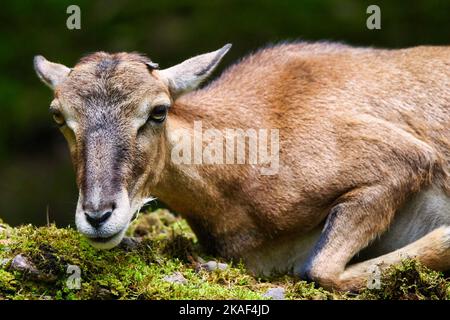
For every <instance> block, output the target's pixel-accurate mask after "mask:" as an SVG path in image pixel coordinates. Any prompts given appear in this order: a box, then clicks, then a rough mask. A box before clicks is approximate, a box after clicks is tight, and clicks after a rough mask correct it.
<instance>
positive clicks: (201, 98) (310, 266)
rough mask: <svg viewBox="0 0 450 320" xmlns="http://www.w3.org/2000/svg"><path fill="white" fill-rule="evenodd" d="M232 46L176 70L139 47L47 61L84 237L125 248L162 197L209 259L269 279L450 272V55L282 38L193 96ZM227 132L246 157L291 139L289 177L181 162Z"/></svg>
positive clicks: (346, 281) (361, 279)
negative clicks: (147, 205) (392, 268)
mask: <svg viewBox="0 0 450 320" xmlns="http://www.w3.org/2000/svg"><path fill="white" fill-rule="evenodd" d="M230 47H231V46H230V45H226V46H224V47H223V48H222V49H219V50H217V51H214V52H211V53H207V54H203V55H199V56H196V57H194V58H191V59H188V60H186V61H184V62H183V63H180V64H178V65H176V66H173V67H171V68H168V69H163V70H159V69H158V67H157V64H155V63H153V62H152V61H151V60H149V59H148V58H146V57H144V56H142V55H139V54H134V53H116V54H108V53H104V52H98V53H94V54H91V55H88V56H86V57H84V58H83V59H81V60H80V61H79V62H78V63H77V64H76V65H75V67H73V68H68V67H65V66H64V65H61V64H56V63H52V62H49V61H47V60H46V59H45V58H43V57H42V56H37V57H35V60H34V64H35V69H36V72H37V74H38V75H39V77H40V78H41V79H42V80H43V81H44V82H45V83H46V84H47V85H48V86H50V87H51V88H52V89H53V90H54V100H53V102H52V103H51V106H50V111H51V112H52V113H53V116H54V119H55V121H56V122H57V123H58V125H59V126H60V128H61V131H62V133H63V134H64V136H65V137H66V139H67V141H68V144H69V147H70V152H71V156H72V159H73V162H74V166H75V170H76V177H77V184H78V187H79V200H78V205H77V209H76V224H77V228H78V230H79V231H80V232H81V233H82V234H83V235H85V236H86V237H87V238H89V240H90V242H91V243H92V244H93V245H94V246H96V247H98V248H112V247H114V246H116V245H117V244H118V243H119V242H120V241H121V239H122V237H123V235H124V233H125V231H126V229H127V227H128V226H129V224H130V221H131V220H132V219H133V217H134V215H135V213H136V212H137V211H138V209H139V208H140V207H141V205H142V204H143V202H144V201H145V199H147V198H148V197H149V195H152V196H155V197H158V198H159V199H161V200H162V201H163V202H165V203H166V204H167V205H168V206H169V207H171V208H172V209H173V210H174V211H176V212H178V213H179V214H181V215H182V216H183V217H184V218H186V219H187V221H188V222H189V224H190V226H191V227H192V229H193V230H194V232H195V233H196V235H197V236H198V239H199V241H200V242H201V243H202V244H203V246H204V247H205V248H206V249H208V250H210V252H213V253H216V254H219V255H221V256H224V257H227V258H233V259H242V260H243V261H244V262H245V263H246V264H247V266H248V268H249V270H251V271H252V272H255V273H259V274H268V273H270V272H273V271H277V272H286V273H293V274H295V275H298V276H300V277H302V278H306V279H312V280H314V281H317V282H318V283H319V284H320V285H322V286H324V287H326V288H334V289H338V290H356V289H359V288H362V287H364V286H365V284H366V281H367V278H368V275H369V273H370V272H371V270H373V267H374V266H377V267H379V268H385V267H386V266H388V265H391V264H393V263H398V262H399V261H400V260H401V259H403V258H405V257H415V258H417V259H418V260H419V261H421V262H422V263H423V264H425V265H426V266H428V267H430V268H433V269H436V270H447V269H450V178H449V167H450V47H425V46H423V47H416V48H410V49H402V50H381V49H371V48H370V49H369V48H354V47H350V46H346V45H341V44H332V43H303V42H300V43H290V44H281V45H277V46H272V47H268V48H265V49H262V50H260V51H258V52H256V53H255V54H252V55H250V56H248V57H247V58H245V59H243V60H242V61H241V62H239V63H237V64H235V65H233V66H232V67H230V68H229V69H228V70H226V71H225V72H224V73H223V74H222V75H221V76H220V77H219V78H218V79H217V80H215V81H213V82H212V83H210V84H209V85H207V86H206V87H204V88H202V89H197V90H195V88H196V87H197V86H198V85H199V84H200V83H201V82H202V81H203V80H205V79H206V78H207V77H208V76H209V75H210V74H211V73H212V71H213V70H214V69H215V67H216V66H217V65H218V64H219V62H220V60H221V59H222V57H223V56H224V55H225V54H226V53H227V51H228V50H229V49H230ZM199 123H200V124H201V126H199V125H198V124H199ZM199 128H201V132H200V129H199ZM228 129H233V130H238V131H239V130H240V131H239V132H241V133H242V132H243V133H244V134H245V135H246V136H244V139H245V140H244V149H245V150H247V151H248V150H252V148H253V147H254V145H252V144H253V142H252V141H253V140H251V138H252V136H251V133H252V132H253V133H254V132H262V131H260V130H277V131H276V132H277V134H276V135H272V136H271V137H268V138H267V141H266V142H267V144H269V145H271V147H270V148H269V149H270V150H272V151H274V150H275V151H276V152H269V153H270V155H271V156H273V158H272V160H274V161H275V160H276V161H275V162H274V163H276V164H277V166H276V167H273V168H272V169H275V170H272V172H270V173H269V174H264V173H263V172H262V171H261V165H260V163H258V162H253V163H250V162H249V159H246V160H245V163H244V164H239V163H237V162H236V161H235V162H232V163H230V162H228V161H224V162H220V161H213V162H206V163H205V161H203V162H202V160H204V157H206V156H205V153H203V154H200V157H197V159H195V157H192V158H193V159H192V158H189V157H188V158H186V159H192V161H191V162H189V161H181V162H180V161H178V160H179V158H177V161H175V160H174V159H175V158H176V157H178V156H180V153H179V150H180V141H184V142H186V141H187V142H192V141H194V140H195V138H196V136H197V137H198V136H199V135H200V136H201V135H202V134H203V133H204V132H203V131H204V130H209V131H208V132H214V135H215V138H218V137H219V138H220V137H223V135H224V132H227V130H228ZM180 130H182V132H183V134H182V135H180V134H179V133H180ZM252 130H253V131H252ZM235 132H236V131H235ZM205 135H206V133H205ZM208 135H209V136H210V137H209V138H211V135H210V134H208ZM214 135H213V136H214ZM238 138H239V137H236V139H238ZM257 138H260V137H259V136H257ZM233 139H234V138H233ZM233 141H234V140H233ZM236 141H237V140H236ZM261 141H262V140H258V145H262V144H263V142H261ZM228 142H230V141H228ZM241 142H242V141H241ZM207 144H208V142H207V141H205V140H203V141H202V142H200V145H201V147H203V146H204V145H207ZM236 144H237V142H236ZM217 145H219V146H220V147H219V148H216V149H215V151H214V157H215V158H214V159H216V160H217V159H218V158H217V157H216V156H217V154H219V155H220V154H221V153H222V151H221V150H222V149H221V148H222V147H223V148H225V145H226V143H225V145H224V144H216V145H215V146H216V147H217ZM241 147H242V144H241ZM193 149H195V146H193ZM183 150H184V151H183V152H182V153H183V156H186V155H187V153H189V154H190V152H191V146H190V145H189V146H188V148H187V149H183ZM232 150H234V145H233V149H232ZM253 150H254V149H253ZM209 151H211V150H209ZM205 152H206V151H205ZM229 152H230V150H228V149H227V150H226V152H224V154H223V157H225V156H230V153H229ZM185 153H186V154H185ZM249 153H250V151H249ZM211 154H212V153H210V155H211ZM231 155H232V156H233V157H234V154H231ZM219 159H220V157H219ZM258 159H259V158H258ZM196 160H200V161H196Z"/></svg>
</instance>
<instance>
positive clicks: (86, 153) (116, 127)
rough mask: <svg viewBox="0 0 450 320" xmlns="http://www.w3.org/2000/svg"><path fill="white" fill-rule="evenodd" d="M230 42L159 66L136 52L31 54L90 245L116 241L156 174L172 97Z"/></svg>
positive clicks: (208, 69) (209, 67) (207, 69)
mask: <svg viewBox="0 0 450 320" xmlns="http://www.w3.org/2000/svg"><path fill="white" fill-rule="evenodd" d="M230 47H231V45H226V46H224V47H223V48H221V49H219V50H217V51H214V52H210V53H206V54H202V55H199V56H196V57H193V58H191V59H188V60H186V61H184V62H182V63H180V64H178V65H175V66H173V67H171V68H168V69H164V70H158V65H157V64H156V63H154V62H152V61H151V60H149V59H148V58H146V57H144V56H142V55H139V54H135V53H117V54H108V53H104V52H98V53H94V54H91V55H88V56H86V57H85V58H83V59H81V60H80V61H79V63H77V64H76V65H75V67H73V68H68V67H66V66H64V65H62V64H58V63H53V62H50V61H48V60H46V59H45V58H44V57H42V56H36V57H35V58H34V68H35V70H36V72H37V74H38V76H39V78H40V79H41V80H42V81H43V82H44V83H45V84H47V85H48V86H49V87H50V88H51V89H52V90H53V91H54V99H53V101H52V102H51V104H50V113H51V114H52V115H53V119H54V121H55V122H56V123H57V125H58V126H59V128H60V130H61V132H62V134H63V135H64V137H65V138H66V140H67V142H68V145H69V149H70V154H71V158H72V161H73V164H74V168H75V171H76V180H77V185H78V188H79V198H78V204H77V208H76V217H75V221H76V225H77V229H78V230H79V231H80V232H81V233H82V234H83V235H85V236H86V237H87V238H88V239H89V241H90V242H91V243H92V245H93V246H95V247H97V248H102V249H109V248H112V247H114V246H116V245H117V244H119V243H120V241H121V239H122V238H123V236H124V234H125V231H126V230H127V228H128V225H129V223H130V222H131V221H132V219H133V218H134V217H135V215H136V213H137V212H138V210H139V209H140V208H141V206H142V205H143V204H144V202H145V200H146V199H148V197H149V194H148V193H149V192H151V187H152V186H154V185H155V184H156V183H157V182H158V180H159V179H160V178H161V174H162V171H163V168H164V163H165V160H166V154H165V148H164V146H165V137H166V121H167V117H168V113H170V112H169V110H170V108H171V105H172V104H173V101H174V100H175V99H176V97H178V96H179V95H181V94H183V93H184V92H187V91H189V90H192V89H195V88H196V87H197V86H198V85H199V84H200V83H201V82H202V81H203V80H204V79H206V78H207V77H208V76H209V75H210V74H211V73H212V71H213V70H214V68H215V67H216V66H217V65H218V64H219V62H220V60H221V59H222V57H223V56H224V55H225V54H226V53H227V51H228V50H229V49H230Z"/></svg>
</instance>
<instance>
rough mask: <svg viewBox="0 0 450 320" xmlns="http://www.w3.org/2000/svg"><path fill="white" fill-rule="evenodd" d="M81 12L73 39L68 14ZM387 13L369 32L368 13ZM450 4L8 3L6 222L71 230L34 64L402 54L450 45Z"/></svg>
mask: <svg viewBox="0 0 450 320" xmlns="http://www.w3.org/2000/svg"><path fill="white" fill-rule="evenodd" d="M71 4H77V5H79V6H80V8H81V30H68V29H67V28H66V19H67V18H68V16H69V15H68V14H67V13H66V8H67V7H68V6H69V5H71ZM370 4H377V5H379V6H380V8H381V18H382V23H381V27H382V29H381V30H368V29H367V28H366V19H367V17H368V14H367V13H366V8H367V6H368V5H370ZM449 13H450V1H448V0H428V1H365V0H362V1H358V0H323V1H317V0H290V1H275V0H274V1H268V0H261V1H237V0H211V1H193V0H185V1H175V0H173V1H163V0H153V1H128V0H127V1H125V0H119V1H106V0H100V1H88V0H85V1H67V0H43V1H25V0H21V1H12V0H10V1H7V2H6V1H5V2H3V3H2V6H1V7H0V21H1V25H2V26H1V32H0V121H1V125H0V217H2V218H3V219H4V220H6V221H8V222H10V223H11V224H19V223H24V222H32V223H36V224H44V223H45V222H46V219H47V218H46V212H47V207H48V213H49V218H50V220H51V221H56V223H57V224H58V225H67V224H69V223H71V222H72V221H73V211H74V208H75V203H76V196H77V191H76V187H75V183H74V175H73V173H72V168H71V164H70V160H69V158H68V152H67V150H66V147H65V144H64V141H63V139H62V137H61V135H60V134H59V133H58V131H57V130H56V128H55V127H54V126H53V124H52V121H51V119H50V117H49V115H48V112H47V109H48V104H49V102H50V100H51V92H50V90H49V89H47V88H45V87H44V86H43V85H42V84H41V83H40V82H39V80H38V79H37V77H36V76H35V74H34V71H33V68H32V58H33V56H34V55H36V54H43V55H44V56H45V57H47V58H48V59H49V60H52V61H57V62H61V63H64V64H67V65H69V66H71V65H73V64H74V63H76V61H77V60H78V59H79V58H80V57H81V56H82V55H85V54H86V53H89V52H93V51H98V50H104V51H140V52H143V53H146V54H148V55H149V56H150V57H151V58H152V60H154V61H156V62H158V63H159V64H160V65H161V66H162V67H167V66H170V65H172V64H174V63H177V62H179V61H181V60H183V59H185V58H187V57H190V56H192V55H195V54H198V53H202V52H205V51H211V50H214V49H217V48H219V47H221V46H222V45H223V44H225V43H228V42H231V43H233V45H234V46H233V49H232V50H231V52H230V53H229V55H228V57H226V59H225V61H224V63H223V64H222V68H223V67H224V66H226V65H229V64H230V63H232V62H233V61H234V60H236V59H238V58H239V57H241V56H242V55H244V54H246V53H248V52H250V51H252V50H255V49H257V48H258V47H260V46H263V45H265V44H267V43H271V42H272V43H273V42H279V41H283V40H294V39H306V40H337V41H344V42H347V43H350V44H354V45H366V46H383V47H391V48H396V47H404V46H412V45H418V44H448V43H449V39H450V18H449Z"/></svg>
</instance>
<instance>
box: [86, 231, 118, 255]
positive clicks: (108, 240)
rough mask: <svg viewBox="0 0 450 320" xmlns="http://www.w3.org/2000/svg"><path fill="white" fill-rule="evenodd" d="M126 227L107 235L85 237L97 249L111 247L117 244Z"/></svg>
mask: <svg viewBox="0 0 450 320" xmlns="http://www.w3.org/2000/svg"><path fill="white" fill-rule="evenodd" d="M126 230H127V228H124V229H123V230H121V231H119V232H117V233H115V234H113V235H112V236H107V237H87V239H88V241H89V243H90V244H91V245H92V246H93V247H94V248H97V249H106V250H107V249H112V248H114V247H115V246H117V245H118V244H119V243H120V242H121V241H122V238H123V237H124V235H125V232H126Z"/></svg>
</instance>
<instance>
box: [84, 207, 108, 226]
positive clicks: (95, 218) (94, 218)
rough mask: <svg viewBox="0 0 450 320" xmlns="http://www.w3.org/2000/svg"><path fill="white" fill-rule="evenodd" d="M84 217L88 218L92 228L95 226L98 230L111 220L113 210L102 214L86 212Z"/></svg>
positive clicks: (101, 212)
mask: <svg viewBox="0 0 450 320" xmlns="http://www.w3.org/2000/svg"><path fill="white" fill-rule="evenodd" d="M84 215H85V216H86V220H87V222H89V224H90V225H91V226H93V227H94V228H98V227H100V226H101V225H102V224H103V223H105V222H106V220H108V219H109V217H111V215H112V210H107V211H100V212H98V211H97V212H88V211H86V212H85V213H84Z"/></svg>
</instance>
